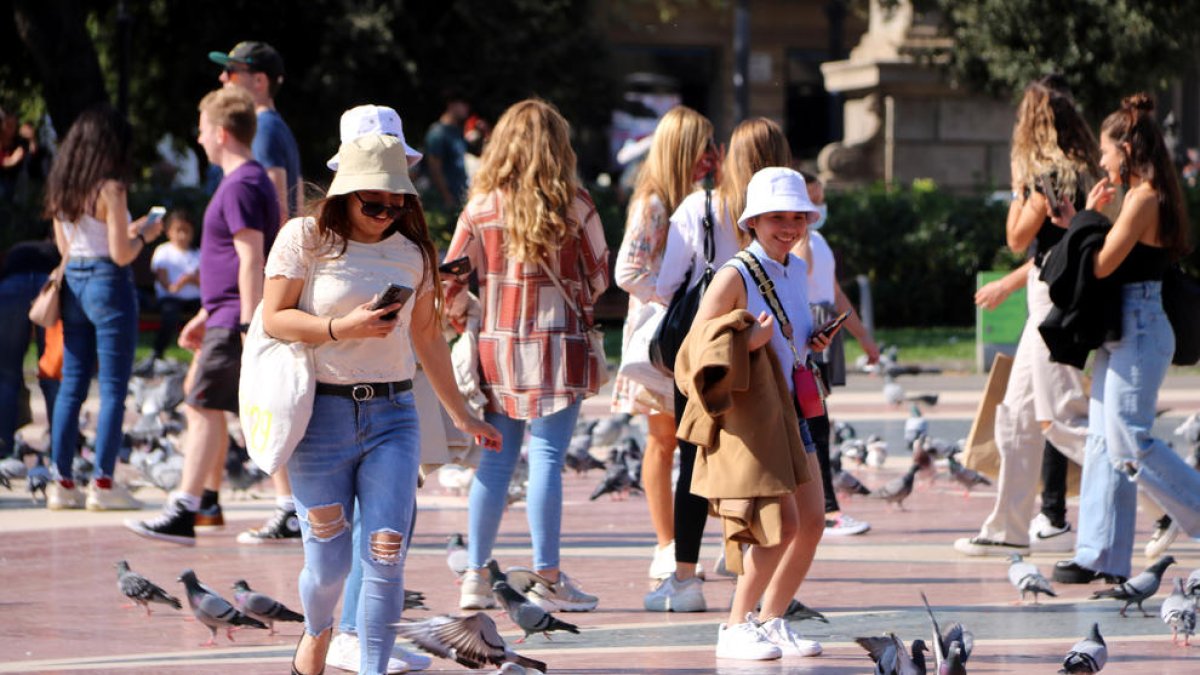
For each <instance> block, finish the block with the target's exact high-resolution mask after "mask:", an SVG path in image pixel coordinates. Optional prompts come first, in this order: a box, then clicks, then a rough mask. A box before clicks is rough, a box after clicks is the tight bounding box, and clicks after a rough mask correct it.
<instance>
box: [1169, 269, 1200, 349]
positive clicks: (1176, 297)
mask: <svg viewBox="0 0 1200 675" xmlns="http://www.w3.org/2000/svg"><path fill="white" fill-rule="evenodd" d="M1162 302H1163V310H1164V311H1165V312H1166V313H1167V318H1168V319H1170V321H1171V328H1172V330H1174V331H1175V357H1174V358H1172V359H1171V363H1173V364H1175V365H1177V366H1191V365H1195V363H1196V362H1197V361H1200V281H1196V280H1195V279H1193V278H1192V277H1191V276H1189V275H1188V274H1187V273H1186V272H1184V271H1183V269H1182V268H1180V267H1179V265H1171V266H1170V267H1168V268H1167V273H1166V275H1164V276H1163V290H1162Z"/></svg>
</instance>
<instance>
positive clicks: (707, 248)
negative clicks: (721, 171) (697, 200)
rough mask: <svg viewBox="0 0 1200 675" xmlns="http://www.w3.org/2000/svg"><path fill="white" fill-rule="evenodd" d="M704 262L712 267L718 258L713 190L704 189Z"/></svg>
mask: <svg viewBox="0 0 1200 675" xmlns="http://www.w3.org/2000/svg"><path fill="white" fill-rule="evenodd" d="M702 222H703V224H704V262H705V264H706V265H707V266H708V267H712V264H713V258H715V257H716V256H717V241H716V235H715V234H714V232H713V228H714V226H715V225H714V223H715V222H716V221H715V220H714V219H713V210H712V188H705V189H704V220H703V221H702Z"/></svg>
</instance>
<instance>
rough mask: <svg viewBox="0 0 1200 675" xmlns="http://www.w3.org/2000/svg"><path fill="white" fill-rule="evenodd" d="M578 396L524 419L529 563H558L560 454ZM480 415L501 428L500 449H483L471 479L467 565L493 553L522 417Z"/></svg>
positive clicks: (542, 565)
mask: <svg viewBox="0 0 1200 675" xmlns="http://www.w3.org/2000/svg"><path fill="white" fill-rule="evenodd" d="M581 403H582V401H578V400H577V401H575V402H574V403H572V404H571V405H569V406H567V407H566V408H563V409H562V410H559V411H558V412H556V413H553V414H551V415H547V416H546V417H539V418H537V419H533V420H529V421H528V426H529V433H530V440H529V490H528V494H527V495H526V502H525V503H526V506H525V514H526V516H527V517H528V518H529V534H530V538H531V539H532V540H533V568H534V569H536V570H545V569H557V568H558V566H559V560H558V547H559V538H560V535H561V532H562V470H563V457H564V456H565V455H566V452H567V445H568V444H569V443H570V442H571V433H572V432H573V431H574V430H575V420H576V419H578V418H579V408H580V405H581ZM485 419H486V420H487V421H488V423H490V424H491V425H492V426H494V427H496V429H497V430H499V431H500V435H501V436H502V438H503V442H502V443H501V447H500V452H490V451H484V453H483V456H482V457H481V458H480V460H479V468H478V469H476V471H475V479H474V480H473V481H472V482H471V494H470V497H469V498H468V520H469V528H470V529H469V532H470V539H469V540H468V542H467V553H468V555H469V558H470V565H471V567H472V569H478V568H481V567H483V566H484V564H485V563H486V562H487V560H488V558H490V557H491V556H492V547H493V546H495V544H496V534H497V533H498V532H499V531H500V518H501V517H502V516H503V515H504V507H505V505H506V504H507V500H508V483H509V481H510V480H512V475H513V470H514V469H515V468H516V466H517V460H518V459H519V458H520V456H521V444H522V442H523V441H524V439H525V426H526V420H519V419H513V418H512V417H509V416H508V415H504V414H502V413H487V414H486V415H485Z"/></svg>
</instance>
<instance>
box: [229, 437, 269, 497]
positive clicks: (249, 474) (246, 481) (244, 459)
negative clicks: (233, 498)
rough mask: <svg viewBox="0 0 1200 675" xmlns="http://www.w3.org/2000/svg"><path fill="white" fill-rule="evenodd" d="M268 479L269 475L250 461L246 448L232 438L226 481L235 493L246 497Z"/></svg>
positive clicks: (230, 440) (230, 439)
mask: <svg viewBox="0 0 1200 675" xmlns="http://www.w3.org/2000/svg"><path fill="white" fill-rule="evenodd" d="M267 477H268V475H267V473H266V472H265V471H263V470H262V469H260V468H258V465H257V464H255V463H254V462H253V461H251V460H250V453H249V452H247V451H246V448H245V447H243V446H242V444H241V443H238V442H237V441H236V440H235V439H234V438H233V437H232V436H231V437H230V438H229V454H227V455H226V456H225V481H226V483H228V485H229V487H230V489H231V490H233V493H234V494H239V493H240V494H242V495H245V494H246V493H248V492H249V491H250V488H252V487H254V486H255V485H258V484H259V483H261V482H262V481H264V480H266V479H267Z"/></svg>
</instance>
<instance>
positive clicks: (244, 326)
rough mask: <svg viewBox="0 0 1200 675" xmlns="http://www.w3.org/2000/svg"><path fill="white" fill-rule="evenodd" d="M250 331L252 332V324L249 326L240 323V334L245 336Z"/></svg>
mask: <svg viewBox="0 0 1200 675" xmlns="http://www.w3.org/2000/svg"><path fill="white" fill-rule="evenodd" d="M248 330H250V324H248V323H239V324H238V332H240V333H243V334H245V333H246V331H248Z"/></svg>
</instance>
